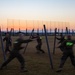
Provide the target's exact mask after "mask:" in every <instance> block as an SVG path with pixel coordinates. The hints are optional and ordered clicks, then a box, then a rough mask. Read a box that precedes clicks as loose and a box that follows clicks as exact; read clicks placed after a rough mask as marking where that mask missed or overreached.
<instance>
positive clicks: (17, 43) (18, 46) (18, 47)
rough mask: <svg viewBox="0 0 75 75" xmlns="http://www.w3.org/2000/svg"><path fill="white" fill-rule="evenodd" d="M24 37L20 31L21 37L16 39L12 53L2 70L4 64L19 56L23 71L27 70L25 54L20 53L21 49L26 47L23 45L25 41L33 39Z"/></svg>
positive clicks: (0, 68)
mask: <svg viewBox="0 0 75 75" xmlns="http://www.w3.org/2000/svg"><path fill="white" fill-rule="evenodd" d="M23 37H24V35H23V34H21V33H20V35H19V38H18V39H17V40H15V42H14V43H13V49H12V51H11V53H10V56H9V57H8V59H7V60H6V61H5V62H4V63H3V64H2V65H1V67H0V70H2V69H3V68H4V66H6V65H7V64H8V63H9V62H11V61H12V60H13V59H14V58H17V59H18V61H19V62H20V64H21V72H27V69H26V67H25V61H24V58H23V56H22V55H21V54H20V50H21V49H23V48H24V47H21V45H22V44H23V43H28V42H31V41H32V40H30V39H27V40H24V39H23Z"/></svg>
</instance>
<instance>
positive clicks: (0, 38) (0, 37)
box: [0, 27, 6, 61]
mask: <svg viewBox="0 0 75 75" xmlns="http://www.w3.org/2000/svg"><path fill="white" fill-rule="evenodd" d="M0 40H1V46H2V52H3V57H4V61H5V60H6V55H5V52H4V45H3V39H2V32H1V27H0Z"/></svg>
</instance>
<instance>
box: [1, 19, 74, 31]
mask: <svg viewBox="0 0 75 75" xmlns="http://www.w3.org/2000/svg"><path fill="white" fill-rule="evenodd" d="M0 24H1V27H2V30H6V28H8V30H11V28H14V30H19V28H20V30H26V28H27V30H32V29H33V28H34V29H35V30H37V29H39V30H42V29H43V25H44V24H45V25H46V28H47V29H48V30H50V29H52V30H54V29H55V28H58V29H65V28H66V27H68V28H69V29H73V27H72V26H70V24H69V22H55V21H39V20H14V19H7V20H1V21H0Z"/></svg>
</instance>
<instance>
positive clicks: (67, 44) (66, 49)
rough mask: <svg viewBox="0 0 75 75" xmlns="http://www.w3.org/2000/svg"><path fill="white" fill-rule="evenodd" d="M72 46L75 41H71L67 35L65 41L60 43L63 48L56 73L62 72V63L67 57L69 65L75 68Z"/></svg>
mask: <svg viewBox="0 0 75 75" xmlns="http://www.w3.org/2000/svg"><path fill="white" fill-rule="evenodd" d="M74 44H75V40H72V39H71V36H70V35H68V36H67V39H66V40H65V41H63V42H62V43H61V46H63V55H62V57H61V62H60V65H59V69H58V70H57V71H56V72H61V71H62V68H63V66H64V63H65V61H66V60H67V58H68V57H70V59H71V63H72V65H73V66H74V67H75V57H74V53H73V46H74Z"/></svg>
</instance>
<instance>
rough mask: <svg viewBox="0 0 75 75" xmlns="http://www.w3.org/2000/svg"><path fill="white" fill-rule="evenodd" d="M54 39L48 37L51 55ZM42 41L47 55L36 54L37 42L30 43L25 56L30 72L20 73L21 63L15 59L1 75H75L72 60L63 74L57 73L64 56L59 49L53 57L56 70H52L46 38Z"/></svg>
mask: <svg viewBox="0 0 75 75" xmlns="http://www.w3.org/2000/svg"><path fill="white" fill-rule="evenodd" d="M12 38H13V41H14V40H15V39H16V38H17V37H12ZM26 38H28V37H26ZM53 39H54V37H53V36H49V37H48V40H49V46H50V50H51V55H52V50H53V41H54V40H53ZM42 40H43V45H42V49H43V50H44V51H45V52H46V53H45V54H37V53H36V48H35V46H36V44H37V42H36V41H33V42H31V43H29V44H28V47H27V50H26V53H25V54H23V56H24V58H25V62H26V67H27V69H28V72H25V73H21V72H20V63H19V62H18V60H17V59H16V58H15V59H14V60H13V61H12V62H10V63H9V64H8V65H7V68H5V69H4V70H1V71H0V75H75V68H74V67H73V66H72V64H71V61H70V59H68V60H67V61H66V63H65V65H64V67H63V71H62V72H61V73H56V72H55V71H56V70H57V69H58V66H59V63H60V58H61V56H62V52H61V51H60V50H59V49H58V48H56V52H55V55H52V58H53V65H54V69H53V70H52V69H51V66H50V61H49V56H48V51H47V46H46V41H45V37H43V39H42ZM24 45H25V44H23V46H24ZM56 46H57V44H56ZM0 48H1V46H0ZM22 52H23V50H22V51H21V53H22ZM74 52H75V51H74ZM8 56H9V54H8V55H7V58H8ZM2 62H3V55H2V51H1V49H0V64H2Z"/></svg>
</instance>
